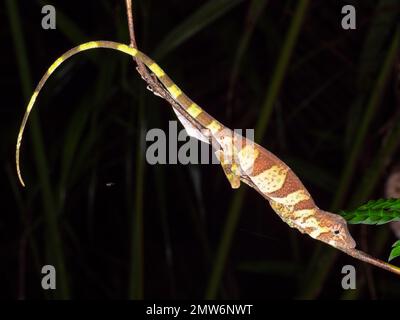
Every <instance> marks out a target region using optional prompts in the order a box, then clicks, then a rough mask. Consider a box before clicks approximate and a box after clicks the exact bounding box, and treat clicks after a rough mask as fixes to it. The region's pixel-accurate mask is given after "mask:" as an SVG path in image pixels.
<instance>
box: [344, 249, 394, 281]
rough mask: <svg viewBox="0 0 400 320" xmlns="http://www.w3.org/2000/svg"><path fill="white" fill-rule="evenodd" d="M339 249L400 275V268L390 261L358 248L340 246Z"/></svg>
mask: <svg viewBox="0 0 400 320" xmlns="http://www.w3.org/2000/svg"><path fill="white" fill-rule="evenodd" d="M338 249H339V250H341V251H343V252H344V253H347V254H348V255H349V256H352V257H353V258H356V259H358V260H361V261H364V262H366V263H369V264H372V265H374V266H376V267H379V268H381V269H384V270H387V271H389V272H392V273H395V274H397V275H399V276H400V268H399V267H396V266H394V265H392V264H390V263H387V262H384V261H382V260H379V259H377V258H374V257H372V256H370V255H368V254H366V253H365V252H363V251H361V250H357V249H341V248H338Z"/></svg>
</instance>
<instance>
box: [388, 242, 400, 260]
mask: <svg viewBox="0 0 400 320" xmlns="http://www.w3.org/2000/svg"><path fill="white" fill-rule="evenodd" d="M397 257H400V240H397V241H396V242H395V243H393V245H392V251H390V256H389V261H392V260H393V259H395V258H397Z"/></svg>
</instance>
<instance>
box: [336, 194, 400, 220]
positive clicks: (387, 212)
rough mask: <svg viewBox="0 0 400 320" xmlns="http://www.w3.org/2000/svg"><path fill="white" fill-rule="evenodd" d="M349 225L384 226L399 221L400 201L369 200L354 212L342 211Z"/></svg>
mask: <svg viewBox="0 0 400 320" xmlns="http://www.w3.org/2000/svg"><path fill="white" fill-rule="evenodd" d="M341 215H342V216H343V218H345V219H346V220H347V222H348V223H350V224H360V223H362V224H377V225H380V224H385V223H388V222H391V221H399V220H400V199H379V200H370V201H368V202H367V203H366V204H363V205H362V206H360V207H358V208H357V209H354V210H348V211H342V212H341Z"/></svg>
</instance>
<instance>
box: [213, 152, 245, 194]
mask: <svg viewBox="0 0 400 320" xmlns="http://www.w3.org/2000/svg"><path fill="white" fill-rule="evenodd" d="M215 155H216V157H217V159H218V160H219V162H220V163H221V166H222V169H223V170H224V173H225V176H226V178H227V179H228V181H229V183H230V184H231V187H232V189H238V188H239V187H240V169H239V166H238V164H237V163H235V162H233V163H232V162H230V161H226V160H225V155H224V152H223V151H222V150H217V151H215Z"/></svg>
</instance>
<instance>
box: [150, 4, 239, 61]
mask: <svg viewBox="0 0 400 320" xmlns="http://www.w3.org/2000/svg"><path fill="white" fill-rule="evenodd" d="M242 1H243V0H210V1H208V2H207V3H206V4H204V5H203V6H201V7H200V8H199V9H198V10H197V11H196V12H195V13H193V14H192V15H191V16H189V17H188V18H187V19H186V20H184V21H183V22H182V23H181V24H180V25H178V26H177V27H176V28H175V29H173V30H172V31H171V32H170V33H169V34H168V35H167V36H166V37H165V38H164V40H163V41H161V43H160V45H159V46H158V47H157V49H156V50H155V52H154V55H153V56H154V58H155V60H157V61H158V60H161V58H162V57H164V56H165V55H166V54H167V53H169V52H170V51H172V50H174V49H175V48H176V47H178V46H180V45H181V44H182V43H183V42H185V41H186V40H188V39H189V38H190V37H192V36H193V35H195V34H196V33H197V32H199V31H201V30H202V29H204V28H205V27H206V26H208V25H209V24H210V23H212V22H213V21H214V20H216V19H218V18H219V17H220V16H222V15H223V14H225V13H226V12H228V11H229V10H230V9H232V8H234V7H236V5H238V4H239V3H240V2H242Z"/></svg>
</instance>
